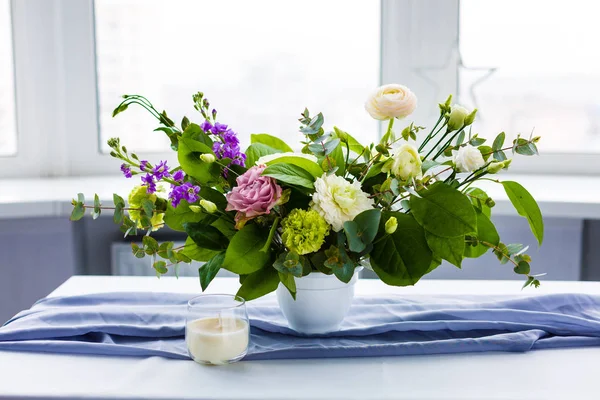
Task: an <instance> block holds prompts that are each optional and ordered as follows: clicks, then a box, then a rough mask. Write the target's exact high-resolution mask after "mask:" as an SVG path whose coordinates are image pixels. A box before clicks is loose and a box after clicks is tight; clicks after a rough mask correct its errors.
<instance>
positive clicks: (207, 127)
mask: <svg viewBox="0 0 600 400" xmlns="http://www.w3.org/2000/svg"><path fill="white" fill-rule="evenodd" d="M212 127H213V126H212V124H211V123H210V122H208V121H204V122H203V123H202V124H200V128H201V129H202V130H203V131H204V132H209V131H210V130H211V129H212Z"/></svg>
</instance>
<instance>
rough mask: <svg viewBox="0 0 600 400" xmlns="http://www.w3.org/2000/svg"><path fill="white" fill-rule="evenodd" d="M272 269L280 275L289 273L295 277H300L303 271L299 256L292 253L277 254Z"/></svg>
mask: <svg viewBox="0 0 600 400" xmlns="http://www.w3.org/2000/svg"><path fill="white" fill-rule="evenodd" d="M273 267H274V268H275V269H276V270H277V271H279V272H281V273H284V274H288V273H289V274H292V275H294V276H297V277H301V276H302V272H303V270H304V266H303V264H302V261H301V259H300V256H299V255H298V254H297V253H293V252H290V253H281V254H279V256H278V257H277V259H276V260H275V262H274V263H273Z"/></svg>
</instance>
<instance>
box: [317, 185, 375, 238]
mask: <svg viewBox="0 0 600 400" xmlns="http://www.w3.org/2000/svg"><path fill="white" fill-rule="evenodd" d="M310 206H311V208H312V209H313V210H315V211H317V212H318V213H319V214H321V215H322V216H323V218H324V219H325V221H327V222H328V223H329V224H331V226H332V227H333V230H334V231H336V232H339V231H341V230H342V228H343V225H344V222H346V221H352V220H353V219H354V217H356V216H357V215H358V214H360V213H361V212H363V211H365V210H369V209H371V208H373V200H372V199H370V198H369V195H368V194H367V193H365V192H363V191H362V190H361V188H360V182H358V181H354V182H352V183H350V182H348V181H347V180H345V179H344V178H342V177H341V176H337V175H327V174H323V176H322V177H321V178H317V179H316V181H315V193H313V196H312V202H311V203H310Z"/></svg>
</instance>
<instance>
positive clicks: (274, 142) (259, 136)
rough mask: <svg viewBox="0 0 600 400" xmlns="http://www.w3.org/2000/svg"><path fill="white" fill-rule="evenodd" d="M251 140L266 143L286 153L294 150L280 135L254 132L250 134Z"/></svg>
mask: <svg viewBox="0 0 600 400" xmlns="http://www.w3.org/2000/svg"><path fill="white" fill-rule="evenodd" d="M250 142H251V143H262V144H266V145H267V146H269V147H272V148H274V149H277V150H281V151H282V152H284V153H288V152H289V153H291V152H293V151H294V150H293V149H292V148H291V147H290V146H288V145H287V143H286V142H284V141H283V140H281V139H279V138H278V137H275V136H271V135H268V134H266V133H253V134H252V135H250Z"/></svg>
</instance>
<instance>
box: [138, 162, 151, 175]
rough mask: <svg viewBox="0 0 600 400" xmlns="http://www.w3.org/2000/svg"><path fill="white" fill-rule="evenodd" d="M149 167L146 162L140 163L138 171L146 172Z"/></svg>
mask: <svg viewBox="0 0 600 400" xmlns="http://www.w3.org/2000/svg"><path fill="white" fill-rule="evenodd" d="M149 165H150V163H149V162H148V161H146V160H142V161H140V171H144V172H146V171H148V170H149Z"/></svg>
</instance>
